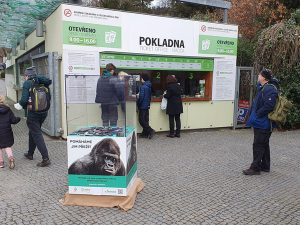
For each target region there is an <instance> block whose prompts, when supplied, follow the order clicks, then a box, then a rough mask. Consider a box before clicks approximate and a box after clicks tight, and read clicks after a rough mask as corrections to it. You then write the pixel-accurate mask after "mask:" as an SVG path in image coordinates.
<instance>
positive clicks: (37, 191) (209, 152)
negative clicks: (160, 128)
mask: <svg viewBox="0 0 300 225" xmlns="http://www.w3.org/2000/svg"><path fill="white" fill-rule="evenodd" d="M3 84H4V81H3V80H0V91H1V92H2V93H1V94H3V93H4V90H5V89H4V88H3ZM1 86H2V87H1ZM9 104H12V102H9ZM14 111H15V110H14ZM16 115H19V116H22V113H21V112H16ZM13 130H14V134H15V145H14V146H13V153H14V156H15V158H16V168H15V169H13V170H10V169H9V168H8V166H7V167H6V168H4V169H0V224H7V225H9V224H72V225H73V224H203V225H204V224H300V210H299V207H300V175H299V172H300V166H299V152H300V139H299V136H300V130H296V131H288V132H274V134H273V135H272V137H271V159H272V165H271V172H270V173H263V174H262V175H260V176H252V177H251V176H244V175H243V174H242V170H243V169H246V168H247V167H248V166H249V165H250V162H251V159H252V153H251V151H252V150H251V145H252V141H253V133H252V131H251V130H250V129H244V130H235V131H233V130H229V129H224V130H208V131H202V132H201V131H199V132H183V133H182V137H181V138H180V139H178V138H174V139H167V138H166V137H165V133H159V134H155V136H154V138H153V139H152V140H149V139H138V177H140V178H141V179H142V180H143V181H144V183H145V184H146V186H145V188H144V190H143V191H142V192H141V193H139V194H138V195H137V199H136V202H135V205H134V207H133V209H131V210H129V211H128V212H122V211H121V210H120V209H117V208H95V207H82V206H63V205H61V204H60V203H59V202H58V201H59V200H60V199H62V198H63V197H64V194H65V193H66V192H67V190H68V177H67V145H66V141H64V140H59V139H54V138H50V137H49V136H47V135H45V140H46V144H47V146H48V149H49V152H50V157H51V161H52V165H51V166H50V167H49V168H39V167H37V166H36V164H37V163H38V162H39V161H40V160H41V157H40V154H39V153H38V152H37V153H36V154H35V155H34V160H33V161H29V160H27V159H25V158H23V156H22V154H23V152H25V151H27V132H28V129H27V127H26V124H25V121H24V119H22V120H21V122H20V123H19V124H18V125H15V126H14V127H13ZM0 138H1V137H0ZM5 157H6V155H5Z"/></svg>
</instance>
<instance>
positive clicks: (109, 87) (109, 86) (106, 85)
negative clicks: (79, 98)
mask: <svg viewBox="0 0 300 225" xmlns="http://www.w3.org/2000/svg"><path fill="white" fill-rule="evenodd" d="M117 82H118V78H117V77H115V76H113V75H112V74H111V73H110V72H108V71H107V70H106V69H104V70H103V72H102V76H101V77H100V78H99V79H98V82H97V89H96V98H95V102H96V103H111V104H119V100H118V98H117V94H116V88H115V85H116V83H117Z"/></svg>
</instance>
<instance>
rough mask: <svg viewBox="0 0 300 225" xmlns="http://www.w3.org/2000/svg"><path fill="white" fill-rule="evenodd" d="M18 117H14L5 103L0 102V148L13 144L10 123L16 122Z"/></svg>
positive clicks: (18, 119)
mask: <svg viewBox="0 0 300 225" xmlns="http://www.w3.org/2000/svg"><path fill="white" fill-rule="evenodd" d="M19 121H20V117H15V115H14V114H13V112H12V111H11V110H10V108H8V107H7V106H6V105H2V104H0V148H7V147H11V146H12V145H13V144H14V134H13V132H12V129H11V124H17V123H19Z"/></svg>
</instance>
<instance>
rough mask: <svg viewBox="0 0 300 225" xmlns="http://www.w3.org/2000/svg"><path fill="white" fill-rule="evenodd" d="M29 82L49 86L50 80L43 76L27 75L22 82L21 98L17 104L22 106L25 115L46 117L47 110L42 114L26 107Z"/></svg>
mask: <svg viewBox="0 0 300 225" xmlns="http://www.w3.org/2000/svg"><path fill="white" fill-rule="evenodd" d="M33 80H34V81H33ZM31 82H36V83H37V84H44V85H45V86H46V87H49V86H50V85H51V84H52V80H51V79H49V78H48V77H45V76H31V77H29V78H28V79H27V80H26V81H25V82H24V84H23V91H22V98H21V100H20V101H19V104H20V105H21V106H22V107H23V109H24V111H25V116H26V117H47V115H48V112H45V113H42V114H36V113H34V112H32V111H31V110H28V109H27V105H28V99H29V88H30V83H31Z"/></svg>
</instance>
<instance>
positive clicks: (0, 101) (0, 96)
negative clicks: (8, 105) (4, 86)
mask: <svg viewBox="0 0 300 225" xmlns="http://www.w3.org/2000/svg"><path fill="white" fill-rule="evenodd" d="M4 101H5V97H4V96H3V95H1V94H0V104H4Z"/></svg>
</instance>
